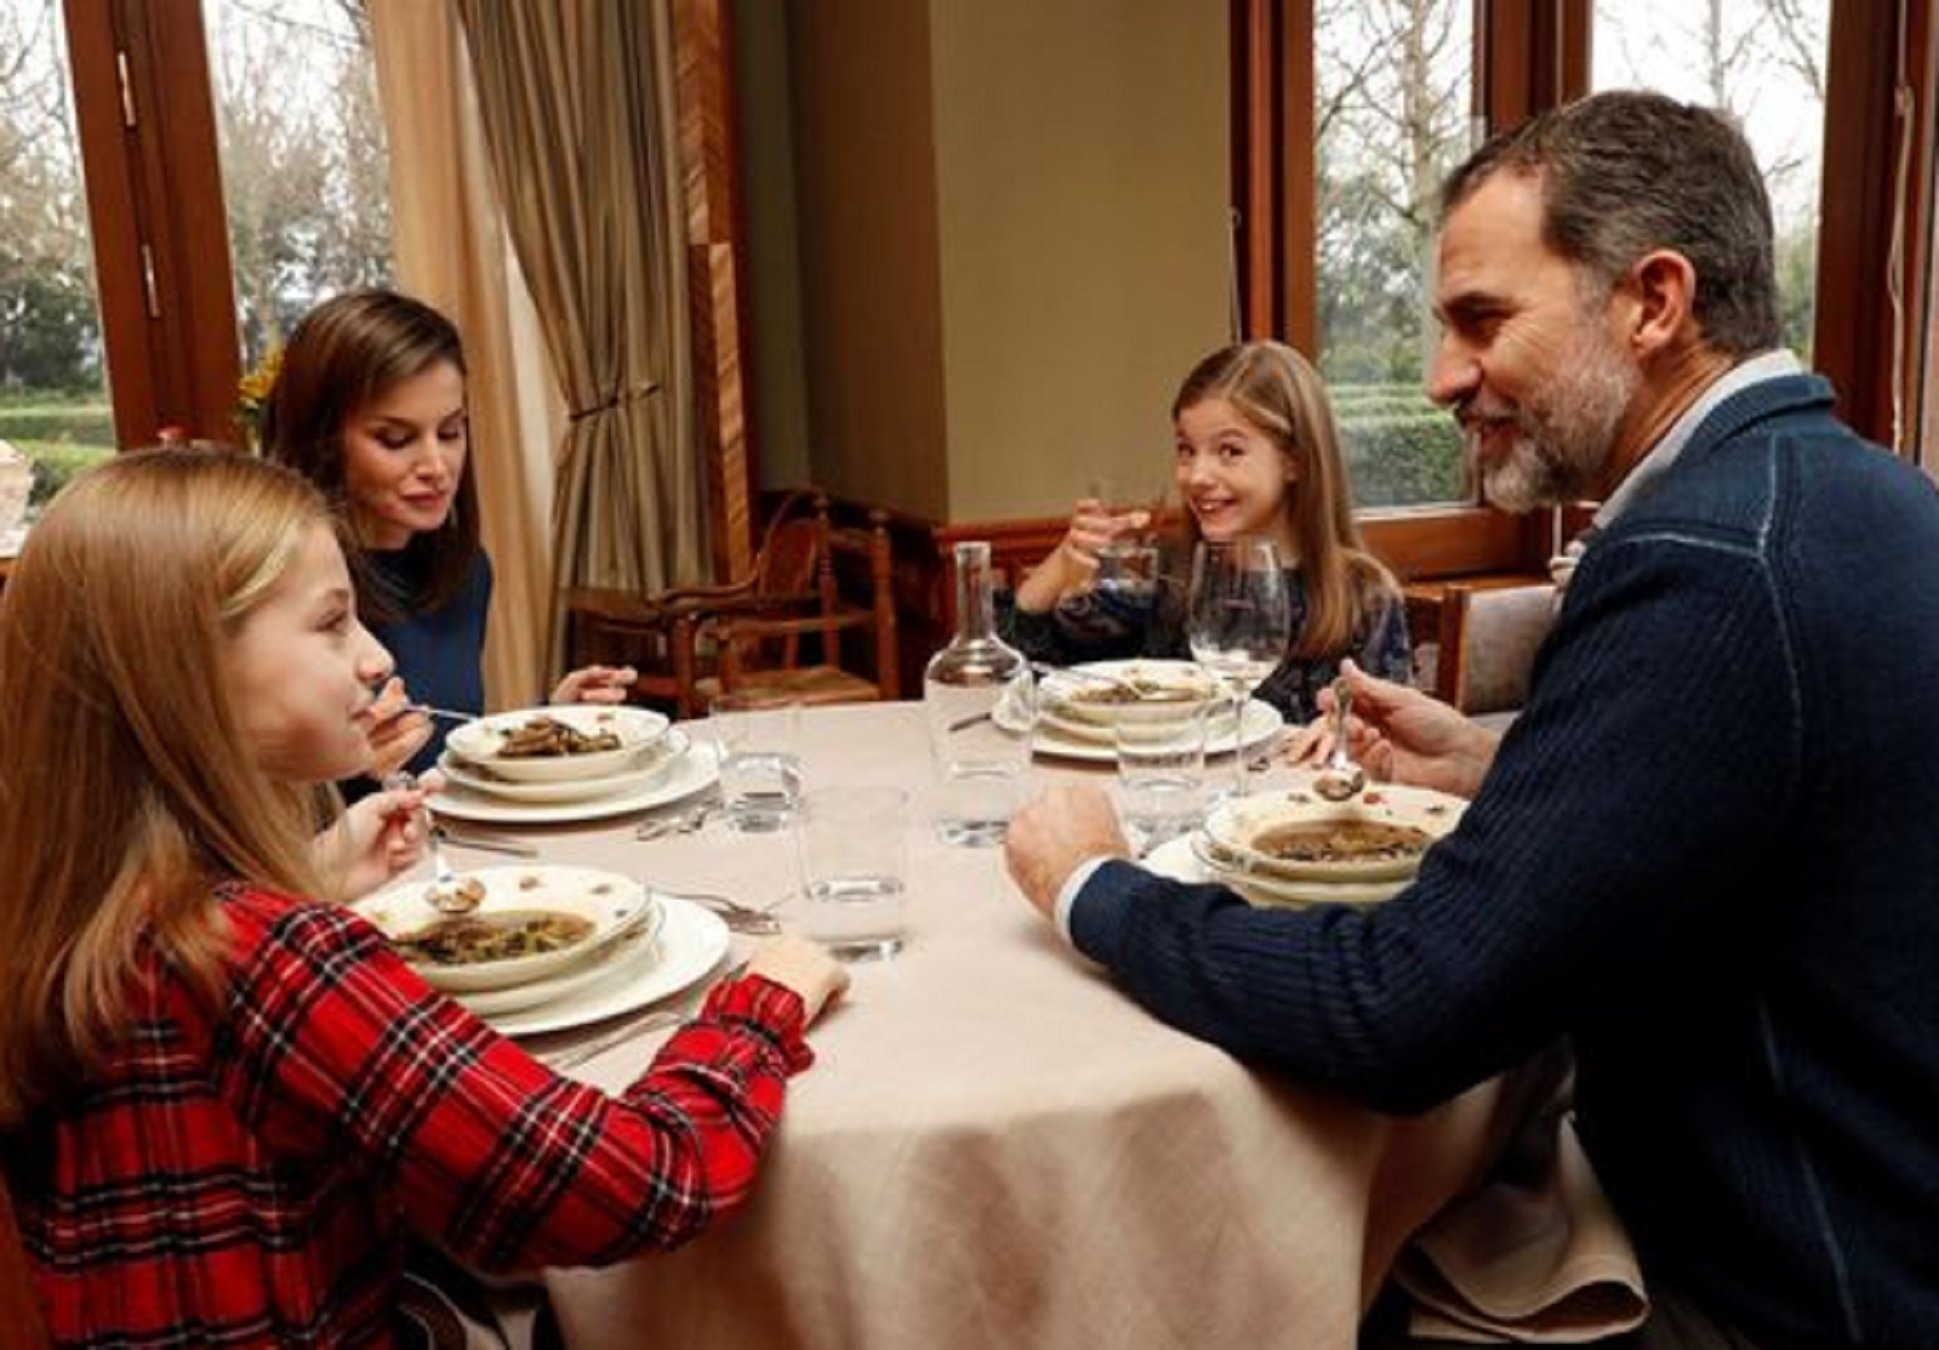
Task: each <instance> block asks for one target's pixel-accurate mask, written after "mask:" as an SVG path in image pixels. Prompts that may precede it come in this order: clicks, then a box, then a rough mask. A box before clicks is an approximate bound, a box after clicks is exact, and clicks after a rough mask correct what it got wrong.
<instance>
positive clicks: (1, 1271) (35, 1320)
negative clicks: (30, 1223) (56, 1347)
mask: <svg viewBox="0 0 1939 1350" xmlns="http://www.w3.org/2000/svg"><path fill="white" fill-rule="evenodd" d="M0 1327H4V1328H5V1329H6V1333H5V1340H6V1343H7V1344H8V1345H9V1346H15V1347H18V1350H41V1347H43V1346H47V1345H51V1344H52V1342H51V1341H49V1340H48V1338H47V1327H46V1323H45V1322H43V1321H42V1320H41V1311H40V1298H39V1296H38V1295H37V1294H36V1293H35V1292H34V1278H33V1271H32V1270H31V1269H30V1268H29V1267H28V1265H27V1253H26V1250H25V1249H24V1248H23V1247H22V1246H21V1245H20V1228H19V1226H18V1224H16V1223H15V1221H14V1217H13V1201H12V1198H11V1197H10V1196H8V1194H7V1183H6V1182H5V1181H0Z"/></svg>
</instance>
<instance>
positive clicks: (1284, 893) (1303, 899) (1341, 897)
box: [1142, 834, 1407, 909]
mask: <svg viewBox="0 0 1939 1350" xmlns="http://www.w3.org/2000/svg"><path fill="white" fill-rule="evenodd" d="M1195 837H1196V836H1195V835H1191V834H1186V835H1180V836H1179V837H1178V838H1176V839H1168V840H1166V841H1165V842H1164V843H1162V844H1160V845H1159V846H1158V847H1157V848H1154V849H1153V850H1151V852H1149V853H1147V854H1146V855H1145V856H1144V858H1143V859H1142V862H1143V865H1144V866H1145V867H1146V868H1147V869H1148V870H1150V871H1152V872H1156V873H1157V874H1158V875H1159V876H1161V877H1170V878H1172V879H1173V880H1174V881H1192V882H1199V881H1218V882H1223V883H1224V884H1225V885H1227V886H1230V887H1231V888H1232V889H1233V890H1234V891H1236V892H1237V893H1238V894H1239V895H1240V896H1241V897H1243V898H1244V899H1245V900H1246V901H1248V902H1249V903H1251V904H1254V905H1261V906H1266V907H1271V906H1274V905H1283V906H1286V907H1288V908H1292V909H1298V908H1301V907H1303V906H1306V905H1319V904H1339V905H1372V904H1378V903H1379V902H1380V901H1382V900H1390V899H1392V898H1393V897H1394V896H1396V895H1398V894H1399V893H1400V892H1401V891H1403V890H1405V889H1406V888H1407V883H1406V882H1399V883H1386V884H1371V885H1353V884H1341V885H1328V884H1326V883H1324V882H1304V883H1302V882H1296V881H1285V880H1281V879H1278V878H1274V879H1272V882H1271V884H1270V885H1269V886H1261V885H1258V884H1253V883H1256V882H1257V881H1258V880H1259V879H1258V878H1252V879H1249V880H1248V881H1245V882H1242V881H1241V879H1240V878H1238V877H1233V876H1227V875H1224V874H1222V873H1219V872H1215V871H1213V870H1212V869H1211V868H1210V867H1208V866H1206V864H1205V863H1204V862H1203V861H1202V860H1201V859H1200V858H1199V856H1198V853H1197V852H1196V850H1194V848H1193V847H1192V841H1193V839H1194V838H1195Z"/></svg>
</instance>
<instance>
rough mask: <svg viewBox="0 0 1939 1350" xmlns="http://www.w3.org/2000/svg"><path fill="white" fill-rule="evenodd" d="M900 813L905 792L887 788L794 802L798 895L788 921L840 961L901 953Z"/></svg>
mask: <svg viewBox="0 0 1939 1350" xmlns="http://www.w3.org/2000/svg"><path fill="white" fill-rule="evenodd" d="M908 808H909V798H908V794H907V793H905V792H903V791H902V789H900V788H893V787H844V788H821V789H818V790H816V791H814V792H810V793H807V794H805V795H804V796H803V797H802V799H801V807H800V810H799V811H798V812H797V813H796V816H795V825H794V837H795V846H796V849H797V851H798V853H799V855H800V859H801V896H800V899H799V900H798V901H797V902H796V903H795V904H794V905H792V906H790V911H791V916H792V918H793V919H794V923H795V926H796V927H797V928H799V929H800V931H801V932H802V933H804V934H806V935H807V936H808V937H811V938H814V939H815V940H817V941H818V942H821V943H823V944H824V945H826V946H827V948H828V949H829V951H831V952H833V953H834V954H835V955H836V956H837V957H840V958H841V959H843V960H862V959H869V958H881V957H888V956H893V955H895V953H896V952H898V951H900V950H901V948H902V938H903V889H904V883H903V877H904V874H905V872H906V870H907V869H906V860H907V853H908V845H907V831H906V821H907V817H908Z"/></svg>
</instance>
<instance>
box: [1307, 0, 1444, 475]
mask: <svg viewBox="0 0 1939 1350" xmlns="http://www.w3.org/2000/svg"><path fill="white" fill-rule="evenodd" d="M1472 14H1473V6H1472V5H1470V4H1467V3H1463V2H1462V0H1320V3H1319V4H1318V5H1317V6H1316V8H1315V12H1314V19H1313V22H1314V34H1315V42H1314V48H1315V49H1314V71H1315V98H1316V100H1317V107H1316V108H1315V110H1314V113H1315V115H1314V125H1315V129H1316V139H1317V146H1316V154H1317V159H1318V173H1317V175H1316V180H1317V190H1318V198H1319V221H1318V238H1319V275H1318V277H1317V282H1318V285H1317V291H1318V296H1319V332H1320V351H1319V367H1320V370H1321V372H1322V373H1323V374H1324V375H1325V376H1326V378H1327V383H1328V385H1329V387H1330V389H1331V390H1332V393H1333V396H1334V401H1335V405H1336V408H1337V411H1338V413H1339V417H1340V425H1341V431H1342V433H1343V434H1344V436H1345V439H1346V451H1347V458H1348V461H1349V463H1350V465H1351V468H1352V472H1353V484H1354V492H1355V496H1356V497H1357V499H1358V504H1359V505H1361V506H1414V505H1426V504H1428V503H1445V502H1449V501H1457V500H1460V499H1462V498H1464V497H1465V496H1466V495H1467V486H1466V481H1465V478H1464V474H1463V470H1462V464H1461V442H1460V436H1459V434H1458V432H1457V431H1456V429H1455V427H1454V423H1453V421H1452V420H1451V419H1450V418H1449V417H1448V416H1447V414H1446V413H1444V412H1442V411H1440V410H1439V409H1437V408H1435V407H1434V405H1433V404H1432V403H1430V402H1429V401H1428V400H1427V397H1426V395H1425V394H1424V393H1423V392H1422V388H1421V386H1422V381H1423V379H1424V376H1425V373H1426V369H1427V361H1428V359H1429V358H1430V356H1431V353H1432V350H1433V342H1434V336H1435V328H1434V322H1433V314H1432V276H1433V264H1434V227H1435V201H1436V193H1437V192H1438V190H1439V187H1440V182H1441V178H1442V176H1443V175H1444V174H1446V172H1447V171H1448V170H1449V169H1451V168H1453V167H1454V165H1455V164H1456V163H1458V162H1459V161H1460V160H1461V159H1462V158H1463V157H1464V156H1465V155H1466V154H1467V152H1468V149H1469V145H1470V117H1469V110H1470V108H1471V107H1472V105H1473V94H1472V88H1473V82H1472V76H1471V70H1472V67H1473V60H1474V39H1473V32H1472V27H1471V20H1472Z"/></svg>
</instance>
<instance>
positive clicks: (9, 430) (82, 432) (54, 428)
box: [0, 403, 114, 447]
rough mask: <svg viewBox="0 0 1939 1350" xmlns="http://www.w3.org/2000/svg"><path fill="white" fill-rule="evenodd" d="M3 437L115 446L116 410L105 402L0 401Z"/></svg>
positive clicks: (7, 438)
mask: <svg viewBox="0 0 1939 1350" xmlns="http://www.w3.org/2000/svg"><path fill="white" fill-rule="evenodd" d="M0 440H4V441H12V442H13V443H14V444H15V445H18V444H20V443H21V442H22V441H55V442H66V443H67V444H70V445H85V446H96V447H104V446H105V447H112V446H113V445H114V413H113V412H112V411H110V409H109V408H108V406H107V404H105V403H21V404H14V405H11V406H10V405H8V404H5V403H0Z"/></svg>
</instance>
